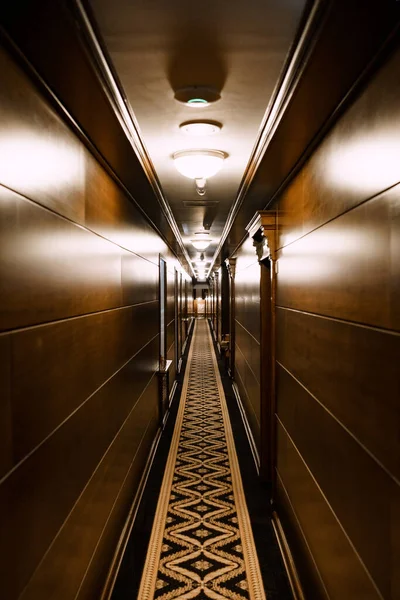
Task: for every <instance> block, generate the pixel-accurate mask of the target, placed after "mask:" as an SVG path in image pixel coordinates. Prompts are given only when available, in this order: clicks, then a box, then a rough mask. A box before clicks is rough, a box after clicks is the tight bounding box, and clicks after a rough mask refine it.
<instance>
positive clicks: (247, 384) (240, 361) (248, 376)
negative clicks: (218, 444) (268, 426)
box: [235, 345, 260, 449]
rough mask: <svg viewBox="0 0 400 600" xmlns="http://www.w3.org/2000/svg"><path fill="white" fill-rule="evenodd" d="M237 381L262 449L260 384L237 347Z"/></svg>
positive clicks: (258, 446) (247, 414)
mask: <svg viewBox="0 0 400 600" xmlns="http://www.w3.org/2000/svg"><path fill="white" fill-rule="evenodd" d="M235 381H236V384H237V386H238V388H239V393H240V397H241V400H242V403H243V406H244V409H245V412H246V417H247V419H248V422H249V425H250V429H251V432H252V434H253V437H254V440H255V442H256V445H257V448H258V449H259V448H260V384H259V382H258V381H257V380H256V378H255V377H254V373H253V372H252V370H251V369H250V367H249V365H248V363H247V361H246V356H245V355H244V354H243V352H242V351H241V349H240V347H239V346H238V345H236V347H235Z"/></svg>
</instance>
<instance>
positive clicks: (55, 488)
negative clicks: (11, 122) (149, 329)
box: [0, 338, 159, 598]
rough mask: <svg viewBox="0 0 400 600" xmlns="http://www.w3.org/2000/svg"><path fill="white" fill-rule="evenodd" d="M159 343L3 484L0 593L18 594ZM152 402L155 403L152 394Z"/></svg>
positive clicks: (137, 390)
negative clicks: (4, 516) (3, 519)
mask: <svg viewBox="0 0 400 600" xmlns="http://www.w3.org/2000/svg"><path fill="white" fill-rule="evenodd" d="M158 344H159V341H158V338H155V339H154V341H153V342H151V343H150V344H148V345H147V346H145V347H144V349H143V350H142V352H140V353H139V354H138V355H136V356H135V357H134V358H132V360H131V361H130V362H129V363H128V364H127V365H126V366H125V367H123V368H122V369H121V370H120V371H119V372H117V373H116V374H115V376H114V377H113V378H112V379H111V380H109V381H108V382H107V383H106V384H105V385H104V386H103V387H102V388H101V389H100V390H99V391H98V392H97V393H96V394H95V395H94V396H92V397H91V398H89V399H88V400H87V401H86V402H85V403H84V404H83V405H82V406H81V407H80V409H79V410H78V411H75V412H74V413H72V414H71V416H70V417H69V418H68V419H67V420H66V421H65V422H64V423H63V424H62V426H60V427H59V428H58V429H57V430H55V431H54V432H53V433H52V435H51V436H49V437H48V438H47V439H46V441H45V442H44V443H42V445H40V446H39V447H38V448H37V449H36V451H35V452H34V453H32V454H31V455H30V456H29V457H28V458H26V459H25V460H24V461H23V462H22V463H21V464H20V465H19V466H18V468H17V469H16V470H14V471H12V472H11V473H10V475H9V476H8V477H7V478H6V479H5V481H4V482H3V484H2V486H1V487H0V506H1V514H2V515H7V520H6V521H5V522H4V523H3V526H2V532H3V536H2V538H1V544H2V547H1V554H2V556H4V560H3V561H2V564H1V567H0V568H1V570H2V576H1V579H0V581H1V583H0V585H1V586H2V590H1V591H2V596H3V597H6V598H13V597H16V594H18V593H20V592H21V590H22V589H23V587H24V585H25V584H26V583H27V580H28V579H29V577H30V576H31V575H32V573H33V571H34V569H35V567H36V566H37V564H38V562H39V561H40V559H41V558H42V556H43V554H44V552H45V551H46V550H47V548H48V546H49V544H50V543H51V541H52V540H53V538H54V537H55V535H56V534H57V532H58V530H59V528H60V527H61V526H62V524H63V522H64V520H65V518H66V517H67V515H68V513H69V511H70V510H71V508H72V507H73V505H74V504H75V502H76V501H77V500H78V498H79V495H80V494H81V492H82V491H83V489H84V487H85V485H86V484H87V482H88V480H89V478H90V477H91V475H92V473H93V471H94V470H95V468H96V467H97V465H98V464H99V462H100V460H101V459H102V457H103V455H104V453H105V452H106V450H107V448H108V446H109V444H110V443H111V442H112V440H113V439H114V437H115V436H116V435H118V434H119V429H120V427H121V426H122V425H123V423H124V421H125V419H126V418H127V416H128V414H129V412H130V411H131V410H132V406H133V405H134V404H135V403H136V402H137V399H138V397H140V394H141V393H142V392H143V390H144V389H145V387H146V385H147V384H148V379H149V374H150V373H154V371H155V370H156V369H157V365H158ZM116 399H117V401H116ZM153 403H154V406H156V405H157V398H156V397H153ZM94 424H95V426H94ZM139 435H140V437H141V435H142V434H141V432H139ZM26 498H29V503H26ZM38 531H40V535H39V536H38V534H37V532H38ZM97 534H99V532H97ZM21 548H24V552H23V553H21ZM81 559H83V557H81ZM0 589H1V588H0Z"/></svg>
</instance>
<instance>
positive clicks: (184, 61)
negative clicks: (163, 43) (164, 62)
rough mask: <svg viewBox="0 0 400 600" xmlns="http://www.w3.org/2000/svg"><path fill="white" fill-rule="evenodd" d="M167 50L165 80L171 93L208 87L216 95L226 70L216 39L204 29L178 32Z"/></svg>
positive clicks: (198, 27) (213, 34)
mask: <svg viewBox="0 0 400 600" xmlns="http://www.w3.org/2000/svg"><path fill="white" fill-rule="evenodd" d="M174 39H175V40H176V43H175V45H174V47H173V48H172V50H171V53H170V59H169V62H168V66H167V78H168V81H169V83H170V85H171V87H172V89H173V91H174V92H175V91H176V90H178V89H179V88H183V87H188V86H192V85H198V86H203V85H204V86H209V87H213V88H215V89H216V90H218V91H219V92H220V93H221V91H222V89H223V87H224V85H225V81H226V77H227V67H226V64H225V62H224V59H223V56H222V51H221V48H220V47H219V45H218V43H217V35H216V34H215V33H214V32H213V31H211V30H210V29H209V28H207V27H203V26H199V25H196V27H195V28H194V29H191V30H185V31H179V32H177V34H176V35H175V36H174Z"/></svg>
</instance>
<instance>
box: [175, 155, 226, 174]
mask: <svg viewBox="0 0 400 600" xmlns="http://www.w3.org/2000/svg"><path fill="white" fill-rule="evenodd" d="M225 158H226V154H225V152H222V150H180V151H179V152H175V154H174V155H173V159H174V164H175V167H176V169H177V170H178V171H179V173H180V174H181V175H184V177H189V179H209V178H210V177H213V176H214V175H215V174H216V173H218V171H219V170H220V169H221V168H222V166H223V164H224V160H225Z"/></svg>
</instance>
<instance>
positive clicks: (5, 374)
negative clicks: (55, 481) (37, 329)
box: [0, 335, 13, 477]
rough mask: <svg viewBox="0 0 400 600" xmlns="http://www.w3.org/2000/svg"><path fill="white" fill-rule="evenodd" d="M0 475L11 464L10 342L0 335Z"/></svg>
mask: <svg viewBox="0 0 400 600" xmlns="http://www.w3.org/2000/svg"><path fill="white" fill-rule="evenodd" d="M0 389H1V394H0V477H1V475H2V474H3V473H4V472H6V471H8V470H9V469H10V468H11V466H12V455H13V453H12V417H11V344H10V336H8V335H7V336H5V335H3V336H0Z"/></svg>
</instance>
